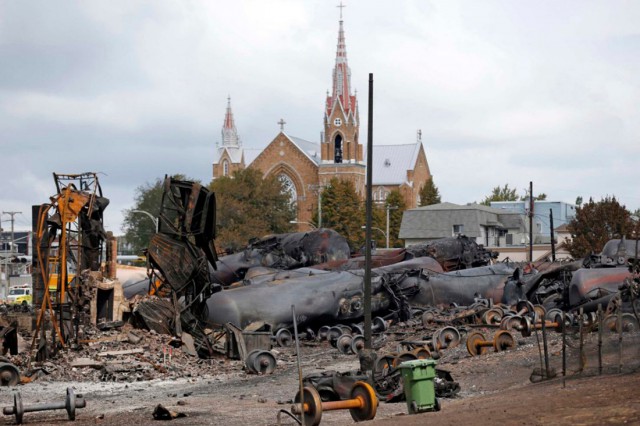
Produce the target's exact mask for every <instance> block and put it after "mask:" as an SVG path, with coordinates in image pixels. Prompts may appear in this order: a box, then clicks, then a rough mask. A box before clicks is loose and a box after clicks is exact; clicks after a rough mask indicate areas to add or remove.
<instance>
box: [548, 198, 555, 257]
mask: <svg viewBox="0 0 640 426" xmlns="http://www.w3.org/2000/svg"><path fill="white" fill-rule="evenodd" d="M549 228H550V232H551V261H552V262H555V261H556V241H555V235H554V233H553V209H549Z"/></svg>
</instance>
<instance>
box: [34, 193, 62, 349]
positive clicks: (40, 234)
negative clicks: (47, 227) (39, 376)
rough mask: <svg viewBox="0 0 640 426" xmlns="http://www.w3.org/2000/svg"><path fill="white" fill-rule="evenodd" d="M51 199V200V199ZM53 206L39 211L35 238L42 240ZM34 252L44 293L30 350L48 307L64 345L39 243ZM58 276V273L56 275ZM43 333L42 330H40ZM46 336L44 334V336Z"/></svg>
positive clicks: (57, 333)
mask: <svg viewBox="0 0 640 426" xmlns="http://www.w3.org/2000/svg"><path fill="white" fill-rule="evenodd" d="M52 201H53V200H52ZM52 207H53V204H50V205H48V206H47V208H46V209H45V210H43V211H41V212H40V217H39V218H38V228H37V229H36V235H37V240H38V241H42V238H43V234H44V222H45V218H46V217H47V214H48V212H49V210H50V209H51V208H52ZM36 253H37V256H38V262H39V264H40V265H41V267H40V272H41V274H42V280H43V282H44V283H45V286H44V295H43V298H42V307H41V308H40V312H39V314H38V319H37V321H36V332H35V334H34V335H33V339H32V341H31V348H30V351H33V348H34V346H35V343H36V339H37V338H38V335H39V332H40V328H41V326H42V318H43V316H44V312H45V310H46V309H47V307H48V309H49V314H50V317H51V322H52V323H53V327H54V329H55V331H56V335H57V336H58V337H59V338H60V344H61V345H62V347H65V344H64V338H63V336H62V335H61V333H60V328H59V327H58V323H57V321H56V317H55V314H54V312H53V306H52V305H51V295H50V294H49V285H48V283H49V280H48V278H49V277H48V275H49V274H48V270H49V268H48V267H47V268H46V269H45V268H44V267H42V265H44V263H43V261H44V259H43V255H42V249H41V244H38V245H37V247H36ZM58 277H59V275H58ZM42 331H43V333H44V330H42ZM45 337H46V336H45ZM29 362H31V359H29Z"/></svg>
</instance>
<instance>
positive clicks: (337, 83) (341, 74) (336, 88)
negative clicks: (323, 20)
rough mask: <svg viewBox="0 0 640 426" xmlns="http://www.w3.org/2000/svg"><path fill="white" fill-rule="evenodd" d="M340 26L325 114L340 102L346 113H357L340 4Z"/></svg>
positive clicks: (329, 112) (329, 113)
mask: <svg viewBox="0 0 640 426" xmlns="http://www.w3.org/2000/svg"><path fill="white" fill-rule="evenodd" d="M338 7H340V8H341V9H340V26H339V29H338V46H337V49H336V63H335V66H334V68H333V85H332V87H333V88H332V91H331V96H327V111H326V112H327V115H331V111H332V110H333V109H334V108H335V107H336V106H337V105H338V103H340V104H341V105H342V109H343V110H344V112H345V114H346V115H349V114H353V115H355V114H357V101H356V97H355V96H352V95H351V69H350V68H349V63H348V61H347V44H346V42H345V37H344V21H343V20H342V8H343V7H345V6H344V5H342V3H341V4H340V6H338Z"/></svg>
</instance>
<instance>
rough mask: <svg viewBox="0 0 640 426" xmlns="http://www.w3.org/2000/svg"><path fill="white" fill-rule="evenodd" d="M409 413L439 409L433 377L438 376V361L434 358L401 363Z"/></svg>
mask: <svg viewBox="0 0 640 426" xmlns="http://www.w3.org/2000/svg"><path fill="white" fill-rule="evenodd" d="M399 368H400V369H401V370H402V380H403V385H404V396H405V398H406V399H407V409H408V410H409V414H417V413H422V412H425V411H439V410H440V404H439V403H438V399H437V398H436V391H435V385H434V383H433V379H434V378H435V377H436V362H435V361H434V360H432V359H416V360H413V361H405V362H403V363H402V364H400V366H399Z"/></svg>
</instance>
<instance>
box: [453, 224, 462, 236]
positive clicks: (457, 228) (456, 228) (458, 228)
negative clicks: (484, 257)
mask: <svg viewBox="0 0 640 426" xmlns="http://www.w3.org/2000/svg"><path fill="white" fill-rule="evenodd" d="M460 234H464V225H453V236H454V237H455V236H457V235H460Z"/></svg>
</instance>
